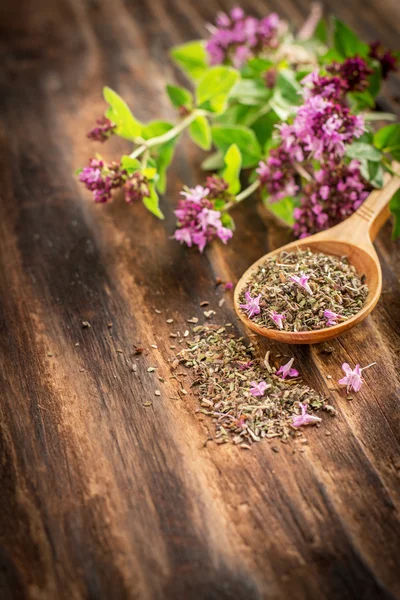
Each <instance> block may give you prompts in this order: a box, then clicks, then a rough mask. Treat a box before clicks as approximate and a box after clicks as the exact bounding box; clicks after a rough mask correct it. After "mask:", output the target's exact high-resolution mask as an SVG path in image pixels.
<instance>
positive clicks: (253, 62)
mask: <svg viewBox="0 0 400 600" xmlns="http://www.w3.org/2000/svg"><path fill="white" fill-rule="evenodd" d="M274 66H275V63H274V62H273V61H272V60H268V59H266V58H259V57H255V58H251V59H250V60H249V61H248V62H247V63H246V66H245V67H244V68H243V71H242V74H243V76H244V77H247V76H249V77H254V76H255V75H256V76H260V75H262V74H263V73H265V71H268V69H270V68H271V67H274Z"/></svg>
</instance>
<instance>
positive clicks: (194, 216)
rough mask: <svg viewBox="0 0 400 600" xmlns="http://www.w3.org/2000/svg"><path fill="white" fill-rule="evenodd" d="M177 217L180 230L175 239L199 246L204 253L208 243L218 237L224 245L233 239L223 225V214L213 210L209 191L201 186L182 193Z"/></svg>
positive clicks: (229, 231) (175, 234) (177, 231)
mask: <svg viewBox="0 0 400 600" xmlns="http://www.w3.org/2000/svg"><path fill="white" fill-rule="evenodd" d="M181 195H182V196H184V200H180V201H179V204H178V208H177V209H176V210H175V215H176V217H177V219H178V229H177V230H176V231H175V233H174V235H173V238H174V239H175V240H177V241H178V242H181V243H185V244H187V246H189V247H190V246H193V245H195V246H197V247H198V248H199V250H200V252H203V250H204V248H205V246H206V245H207V243H208V242H210V241H211V240H213V239H214V238H216V237H218V238H219V239H220V240H221V241H222V242H223V243H224V244H225V243H226V242H227V241H228V240H229V239H230V238H231V237H232V231H231V230H230V229H228V228H227V227H224V226H223V225H222V221H221V213H220V211H218V210H213V203H212V202H211V200H210V199H209V198H208V195H209V189H208V188H204V187H203V186H201V185H197V186H196V187H195V188H190V189H187V190H185V191H183V192H181Z"/></svg>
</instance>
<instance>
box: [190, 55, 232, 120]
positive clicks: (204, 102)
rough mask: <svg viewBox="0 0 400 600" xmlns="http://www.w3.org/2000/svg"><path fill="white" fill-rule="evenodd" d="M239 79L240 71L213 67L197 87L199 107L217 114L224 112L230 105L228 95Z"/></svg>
mask: <svg viewBox="0 0 400 600" xmlns="http://www.w3.org/2000/svg"><path fill="white" fill-rule="evenodd" d="M238 79H239V73H238V71H236V70H235V69H232V68H231V67H223V66H218V67H211V68H210V69H208V70H207V72H206V73H205V74H204V75H203V77H202V78H201V79H200V81H199V83H198V85H197V88H196V102H197V106H198V107H199V108H202V109H204V110H207V111H209V112H213V113H217V114H218V113H221V112H223V111H224V110H225V108H226V106H227V103H228V95H229V93H230V91H231V90H232V88H233V86H234V85H235V83H236V82H237V80H238Z"/></svg>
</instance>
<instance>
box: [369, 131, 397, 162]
mask: <svg viewBox="0 0 400 600" xmlns="http://www.w3.org/2000/svg"><path fill="white" fill-rule="evenodd" d="M374 144H375V146H376V147H377V148H379V150H382V152H385V153H388V154H391V155H392V156H393V158H394V159H395V160H400V123H393V124H392V125H386V126H385V127H382V129H379V130H378V131H377V132H376V133H375V135H374Z"/></svg>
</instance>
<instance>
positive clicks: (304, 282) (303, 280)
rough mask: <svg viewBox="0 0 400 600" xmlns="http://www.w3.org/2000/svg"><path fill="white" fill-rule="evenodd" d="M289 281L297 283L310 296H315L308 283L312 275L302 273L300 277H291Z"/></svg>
mask: <svg viewBox="0 0 400 600" xmlns="http://www.w3.org/2000/svg"><path fill="white" fill-rule="evenodd" d="M289 279H291V280H292V281H294V282H295V283H297V285H299V286H300V287H302V288H303V289H304V290H306V292H307V293H308V294H310V296H312V295H313V292H312V289H311V288H310V285H309V283H308V280H309V279H310V275H304V273H300V277H299V276H298V275H290V277H289Z"/></svg>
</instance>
